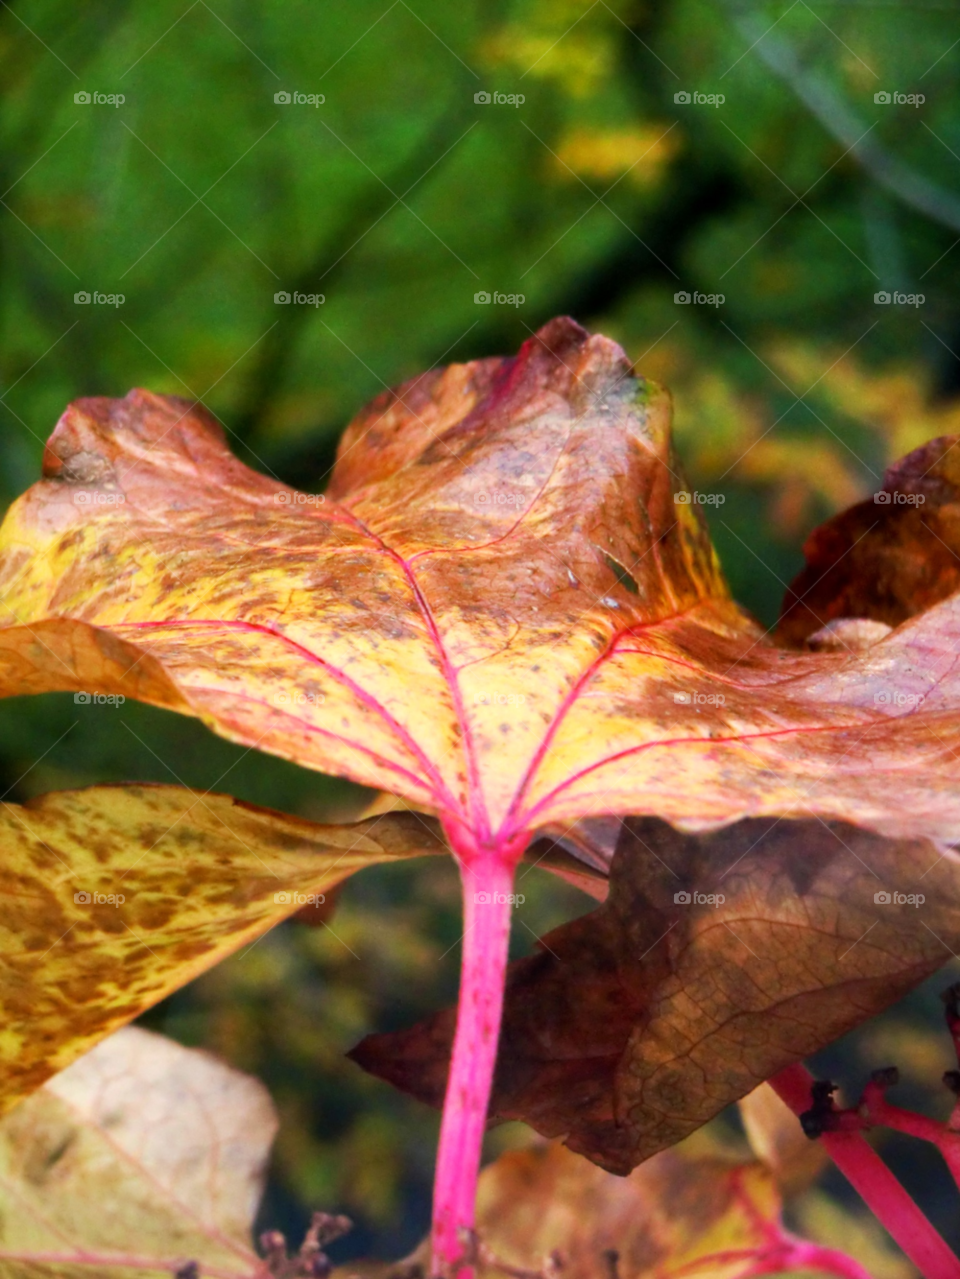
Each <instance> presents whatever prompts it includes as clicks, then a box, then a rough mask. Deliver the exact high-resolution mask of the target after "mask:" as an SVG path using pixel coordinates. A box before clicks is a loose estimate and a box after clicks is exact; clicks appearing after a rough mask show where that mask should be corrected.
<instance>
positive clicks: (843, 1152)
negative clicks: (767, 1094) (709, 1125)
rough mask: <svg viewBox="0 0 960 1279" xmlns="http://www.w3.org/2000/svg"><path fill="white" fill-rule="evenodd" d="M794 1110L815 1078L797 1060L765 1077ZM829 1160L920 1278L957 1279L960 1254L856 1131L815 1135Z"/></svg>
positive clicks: (803, 1103) (803, 1104) (800, 1108)
mask: <svg viewBox="0 0 960 1279" xmlns="http://www.w3.org/2000/svg"><path fill="white" fill-rule="evenodd" d="M769 1082H770V1085H771V1087H772V1088H773V1089H774V1091H775V1092H776V1093H777V1095H778V1096H779V1097H781V1098H782V1099H783V1101H785V1102H786V1103H787V1105H788V1106H789V1107H790V1109H791V1110H792V1111H793V1112H794V1114H797V1115H800V1114H802V1113H803V1112H804V1111H805V1110H808V1109H809V1108H810V1096H811V1093H810V1089H811V1085H812V1084H813V1076H812V1075H811V1074H810V1072H809V1071H808V1070H807V1069H806V1068H805V1067H804V1066H802V1065H801V1064H799V1063H797V1064H796V1065H794V1066H788V1067H787V1068H786V1069H785V1070H781V1071H780V1073H779V1074H776V1075H774V1076H773V1078H772V1079H771V1080H770V1081H769ZM819 1140H820V1141H822V1142H823V1145H824V1148H825V1149H826V1150H827V1152H828V1154H829V1155H830V1158H831V1159H832V1160H833V1162H834V1163H835V1164H836V1165H837V1167H838V1168H839V1169H840V1171H841V1172H842V1173H843V1175H844V1176H845V1177H846V1179H847V1180H848V1181H849V1182H850V1184H851V1186H853V1188H854V1190H856V1192H857V1194H859V1196H860V1197H861V1199H862V1200H863V1201H864V1203H865V1204H866V1205H867V1207H868V1208H869V1209H870V1211H871V1212H872V1213H873V1214H874V1216H875V1217H876V1218H877V1220H878V1221H879V1222H880V1223H881V1225H882V1226H883V1227H884V1228H885V1229H886V1230H887V1231H888V1232H889V1234H890V1235H891V1236H892V1237H893V1239H894V1240H895V1241H896V1242H897V1243H898V1244H899V1245H900V1247H901V1248H902V1249H903V1251H904V1252H905V1253H906V1255H907V1256H908V1257H909V1258H910V1260H911V1261H912V1262H913V1263H914V1265H915V1266H917V1268H918V1269H919V1270H920V1273H921V1274H922V1275H923V1276H924V1279H960V1258H958V1257H957V1256H956V1255H955V1254H954V1253H953V1252H952V1251H951V1250H950V1249H949V1248H948V1247H947V1245H946V1243H945V1242H944V1240H943V1237H942V1236H941V1235H939V1234H938V1233H937V1231H936V1230H935V1229H934V1228H933V1226H932V1225H931V1224H930V1222H929V1221H928V1220H927V1218H926V1217H925V1216H924V1215H923V1213H922V1212H921V1211H920V1209H919V1208H918V1207H917V1205H916V1203H915V1202H914V1201H913V1199H911V1198H910V1196H909V1195H908V1194H907V1192H906V1190H904V1188H903V1186H901V1184H900V1182H899V1181H897V1179H896V1177H895V1176H894V1175H893V1173H892V1172H891V1171H890V1169H889V1168H888V1167H887V1165H886V1164H885V1163H884V1162H883V1160H882V1159H881V1158H880V1156H879V1155H878V1154H877V1153H876V1151H875V1150H874V1149H873V1147H872V1146H870V1145H869V1144H868V1143H867V1141H866V1140H865V1139H864V1137H863V1135H862V1134H861V1133H859V1132H826V1133H824V1134H823V1136H822V1137H820V1138H819Z"/></svg>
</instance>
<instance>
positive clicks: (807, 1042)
mask: <svg viewBox="0 0 960 1279" xmlns="http://www.w3.org/2000/svg"><path fill="white" fill-rule="evenodd" d="M877 894H881V897H880V899H879V900H878V899H877ZM884 894H886V895H887V896H888V897H889V898H890V900H883V895H884ZM897 894H901V895H902V896H903V897H905V898H910V897H916V896H917V895H923V897H924V899H925V900H924V901H923V902H920V903H917V902H913V903H910V902H907V901H898V900H897V896H896V895H897ZM720 896H722V897H723V901H718V900H717V898H719V897H720ZM958 947H960V860H958V858H957V856H956V854H954V853H952V852H947V851H945V850H943V849H942V848H941V849H938V848H937V847H936V846H934V845H933V844H932V843H930V842H927V841H913V842H910V841H895V840H889V839H884V838H882V837H880V836H878V835H874V834H872V833H869V832H867V831H864V830H859V829H857V828H856V827H853V826H849V825H846V824H844V823H830V824H824V823H822V822H815V821H808V822H802V821H770V820H760V819H751V820H747V821H744V822H740V823H737V824H735V825H732V826H729V827H726V828H724V829H723V830H720V831H716V832H713V833H711V834H706V835H699V836H698V835H685V834H682V833H680V832H678V831H676V830H675V829H673V828H672V827H670V826H668V825H667V824H666V823H665V822H660V821H657V820H655V819H650V818H643V819H631V820H629V821H628V822H625V823H624V826H623V833H622V836H621V839H620V841H619V844H618V847H617V852H616V855H615V858H614V863H613V867H612V873H611V880H610V895H609V898H608V900H607V902H606V903H605V904H604V905H603V906H602V907H600V908H599V909H598V910H595V911H593V912H591V913H590V914H588V915H585V916H583V917H581V918H580V919H577V920H575V921H573V922H571V923H568V924H565V925H563V926H562V927H560V928H558V929H556V930H554V931H553V932H551V933H549V934H548V935H547V936H546V937H544V938H543V939H542V941H541V943H540V946H539V949H538V952H537V953H536V954H534V955H532V956H530V957H529V958H527V959H522V960H520V961H518V962H516V963H514V964H512V965H511V967H510V970H509V976H508V983H507V997H506V1010H505V1013H504V1021H503V1033H502V1038H501V1042H500V1052H499V1057H498V1063H497V1074H496V1079H495V1084H494V1093H493V1101H492V1103H491V1111H490V1113H491V1115H492V1116H494V1117H496V1118H500V1119H522V1120H524V1121H525V1122H527V1123H529V1124H531V1125H532V1126H533V1127H534V1128H536V1129H537V1130H538V1131H539V1132H541V1133H543V1134H544V1135H546V1136H550V1137H553V1136H564V1138H565V1140H566V1143H567V1145H568V1146H570V1147H571V1148H572V1149H574V1150H577V1151H580V1152H582V1153H583V1154H586V1155H587V1156H588V1157H589V1158H590V1159H593V1160H595V1161H596V1162H597V1163H599V1164H601V1165H602V1166H603V1167H605V1168H608V1169H610V1170H612V1171H615V1172H620V1173H623V1172H627V1171H629V1169H630V1168H632V1167H634V1166H636V1165H637V1164H638V1163H640V1161H641V1160H644V1159H646V1158H648V1157H649V1156H650V1155H652V1154H654V1153H655V1152H656V1151H658V1150H662V1149H663V1148H665V1147H667V1146H670V1145H672V1144H673V1143H674V1142H676V1141H679V1140H680V1139H681V1138H682V1137H684V1136H686V1135H687V1134H688V1133H689V1132H691V1131H692V1130H693V1129H695V1128H697V1127H698V1126H699V1125H701V1124H703V1123H705V1122H706V1121H707V1120H708V1119H710V1118H712V1116H714V1115H715V1114H717V1113H718V1111H720V1110H721V1109H723V1107H724V1106H726V1105H728V1104H729V1103H730V1102H732V1101H735V1100H736V1099H738V1098H740V1097H743V1096H744V1095H745V1094H746V1093H748V1092H750V1091H751V1090H752V1089H753V1088H755V1087H756V1086H757V1085H758V1084H759V1083H760V1082H761V1081H763V1080H765V1079H767V1078H769V1077H770V1076H771V1075H772V1074H774V1073H775V1072H776V1071H777V1070H779V1069H781V1068H782V1067H783V1066H785V1065H787V1064H788V1063H790V1062H794V1061H797V1060H798V1059H801V1058H803V1057H805V1056H807V1055H809V1054H810V1053H812V1052H814V1051H815V1050H816V1049H818V1048H820V1047H822V1046H823V1045H824V1044H827V1043H829V1042H831V1041H832V1040H834V1039H836V1038H837V1037H838V1036H839V1035H841V1034H843V1033H844V1032H845V1031H847V1030H848V1029H850V1028H851V1027H852V1026H855V1025H857V1024H858V1023H859V1022H861V1021H863V1020H864V1019H865V1018H867V1017H869V1016H871V1015H873V1014H874V1013H876V1012H879V1011H880V1010H881V1009H883V1008H885V1007H886V1006H887V1005H889V1004H891V1003H893V1002H894V1001H895V1000H896V999H898V998H899V997H900V996H901V995H903V994H904V993H906V992H907V991H908V990H910V989H911V988H912V987H913V986H915V985H916V984H917V983H918V982H919V981H921V980H923V979H924V978H925V977H926V976H928V975H929V974H930V973H932V972H934V971H935V970H936V969H937V968H938V967H940V966H941V965H942V964H943V963H944V962H945V961H946V960H947V959H949V957H950V954H951V950H955V949H957V948H958ZM452 1031H453V1013H452V1012H450V1011H447V1012H444V1013H441V1014H439V1015H438V1016H437V1017H435V1018H433V1019H431V1020H430V1021H428V1022H425V1023H423V1024H422V1025H420V1026H416V1027H414V1028H413V1029H411V1030H408V1031H402V1032H399V1033H396V1034H386V1035H372V1036H370V1037H368V1038H367V1039H366V1040H364V1041H363V1043H361V1044H360V1045H359V1046H358V1047H357V1048H356V1049H355V1050H354V1052H353V1054H352V1056H353V1057H354V1059H355V1060H356V1061H358V1062H359V1063H360V1064H361V1065H362V1066H364V1067H365V1068H366V1069H368V1070H372V1071H373V1072H374V1073H376V1074H378V1075H380V1076H382V1077H384V1078H386V1079H388V1080H390V1082H392V1083H394V1084H396V1085H397V1086H399V1087H401V1088H403V1089H404V1090H405V1091H407V1092H410V1093H412V1094H413V1095H414V1096H416V1097H419V1098H421V1099H422V1100H424V1101H428V1102H430V1103H432V1104H436V1105H439V1104H440V1102H441V1100H442V1097H443V1089H444V1086H445V1083H446V1073H447V1059H448V1055H449V1045H450V1041H451V1038H452Z"/></svg>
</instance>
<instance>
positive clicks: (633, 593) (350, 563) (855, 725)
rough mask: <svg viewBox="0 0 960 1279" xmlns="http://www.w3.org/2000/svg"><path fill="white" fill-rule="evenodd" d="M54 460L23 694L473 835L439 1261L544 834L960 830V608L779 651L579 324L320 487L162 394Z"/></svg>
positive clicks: (82, 412)
mask: <svg viewBox="0 0 960 1279" xmlns="http://www.w3.org/2000/svg"><path fill="white" fill-rule="evenodd" d="M44 472H45V478H44V479H43V480H42V481H41V482H40V483H38V484H37V485H35V486H34V487H33V488H32V489H31V490H30V491H29V492H28V493H27V494H25V495H24V497H22V498H21V499H20V500H19V501H18V502H17V503H15V504H14V506H13V507H12V508H11V510H10V512H9V513H8V515H7V518H6V520H5V522H4V524H3V527H2V529H0V692H5V693H8V694H12V693H24V692H38V691H41V690H44V689H73V690H76V691H80V692H87V693H89V692H91V691H93V692H98V693H107V694H109V693H123V694H125V695H129V696H135V697H139V698H142V699H143V700H146V701H152V702H155V703H157V704H159V705H163V706H168V707H171V708H173V709H177V710H180V711H183V712H186V713H191V714H195V715H198V716H200V717H201V718H202V719H203V720H204V721H205V722H206V723H207V724H209V725H210V726H211V727H212V728H213V729H214V730H215V731H217V732H220V733H222V734H224V735H225V736H228V737H230V738H232V739H234V740H236V741H240V742H243V743H245V744H248V745H251V746H259V747H260V748H262V749H264V750H268V751H272V752H274V753H276V754H279V755H282V756H285V757H286V758H289V759H293V760H295V761H297V762H299V763H301V764H305V765H307V766H309V767H313V768H317V769H323V770H326V771H330V772H335V773H341V774H345V775H348V776H350V777H352V778H354V779H355V780H357V781H360V782H364V783H367V784H369V785H372V786H375V787H377V788H381V789H384V790H387V791H389V792H391V793H393V794H395V795H397V796H399V797H401V799H402V800H403V801H404V802H406V803H407V804H409V805H411V806H413V807H416V808H421V809H425V810H427V811H429V812H431V813H434V814H436V815H437V816H438V817H439V818H440V819H441V821H442V823H443V826H444V828H445V831H446V834H447V837H448V839H449V842H450V844H451V847H452V849H453V851H454V852H455V853H456V855H457V857H458V859H459V861H460V865H461V871H462V875H463V881H464V890H465V917H466V919H465V937H464V949H463V972H464V978H463V984H462V995H461V1013H460V1020H459V1022H458V1029H457V1038H456V1043H455V1048H454V1056H453V1063H454V1064H453V1069H452V1071H451V1077H450V1083H449V1088H448V1094H447V1105H446V1108H445V1114H444V1122H443V1126H442V1129H441V1148H440V1155H439V1159H438V1174H437V1187H438V1189H437V1200H436V1204H435V1240H436V1241H438V1243H437V1266H438V1269H442V1268H446V1269H448V1270H449V1269H453V1270H456V1269H457V1267H458V1265H459V1262H460V1260H461V1254H462V1237H463V1230H464V1229H467V1228H469V1225H470V1222H471V1220H472V1202H473V1192H474V1184H475V1176H476V1172H477V1168H478V1165H479V1152H480V1143H481V1140H482V1132H483V1125H484V1121H485V1115H486V1101H487V1094H488V1089H489V1083H490V1076H491V1072H492V1066H493V1057H494V1053H495V1048H496V1037H497V1029H498V1025H499V1017H500V1008H501V978H502V974H503V969H504V965H505V962H506V949H507V935H508V932H509V900H510V886H511V880H512V872H513V868H514V866H515V864H516V861H517V859H518V858H519V856H520V855H521V853H522V851H523V849H524V847H525V846H526V845H527V844H528V843H529V841H530V839H531V837H532V836H533V835H534V833H535V832H536V831H538V830H541V829H553V830H555V829H556V828H557V827H558V826H565V825H567V824H569V823H573V822H576V821H578V820H579V819H582V818H585V817H596V816H602V815H609V814H622V815H628V814H633V815H638V814H639V815H650V816H656V817H659V818H662V819H665V820H667V821H668V822H671V823H673V824H674V825H675V826H677V827H680V828H682V829H686V830H688V831H696V830H709V829H713V828H716V827H718V826H722V825H724V824H726V823H730V822H733V821H737V820H742V819H746V818H750V817H783V816H790V817H794V818H818V819H821V820H844V821H849V822H853V823H855V824H857V825H858V826H863V827H867V828H872V829H873V830H874V831H875V832H878V833H879V834H881V835H883V836H885V837H888V838H891V839H898V840H904V839H915V838H921V837H936V838H940V839H944V840H951V839H960V788H958V787H957V785H956V782H955V774H956V764H955V758H956V750H957V747H958V745H960V668H958V663H957V661H956V650H957V645H958V642H960V599H958V598H957V597H956V596H950V597H948V598H945V599H940V600H939V602H938V603H936V604H934V605H933V606H932V607H930V608H929V609H927V610H926V611H925V612H923V613H920V614H918V615H917V616H915V617H913V618H911V619H910V620H908V621H906V622H904V624H903V625H901V626H899V627H898V628H897V629H896V630H895V631H893V632H891V633H890V634H885V635H884V638H883V639H881V640H880V641H878V642H876V643H873V644H869V645H867V646H866V647H864V648H863V649H862V650H859V651H856V652H845V651H840V652H817V653H810V652H790V651H787V650H785V649H783V648H781V647H777V646H775V645H774V644H773V643H771V642H768V641H767V639H766V638H765V636H764V635H763V633H762V632H761V631H760V629H759V628H758V627H757V626H756V625H755V624H754V623H753V622H752V621H751V620H750V619H749V618H748V617H747V616H746V615H745V614H744V613H743V612H742V611H741V610H740V609H739V608H738V607H737V606H736V605H735V604H734V603H733V602H732V601H731V600H730V598H729V596H728V594H727V591H726V587H725V585H724V583H723V580H722V578H721V575H720V573H719V569H718V567H717V563H716V559H715V556H714V554H713V551H712V549H711V547H710V543H709V539H708V537H707V533H706V529H705V525H704V523H703V520H702V517H701V514H700V505H699V503H698V501H697V500H696V495H693V496H692V497H691V494H690V492H689V490H688V489H687V486H686V484H685V483H684V482H683V480H682V478H681V477H680V476H679V474H678V472H677V469H676V464H675V462H674V459H673V454H672V450H671V444H670V427H669V400H668V397H667V396H666V395H665V393H663V392H662V391H660V390H658V389H657V388H655V387H654V386H652V385H650V384H648V383H646V382H644V381H643V380H642V379H638V378H636V377H635V376H634V375H633V373H632V371H631V369H630V366H629V363H628V361H627V359H626V357H625V356H624V354H623V352H622V351H621V350H620V348H619V347H617V346H616V345H615V344H614V343H612V342H610V341H609V340H607V339H605V338H602V337H599V336H593V337H591V336H589V335H588V334H587V333H585V332H584V331H583V330H582V329H581V328H580V327H579V326H578V325H576V324H574V323H573V322H572V321H570V320H563V319H561V320H555V321H553V322H552V323H551V324H549V325H547V326H546V327H545V328H544V329H543V330H541V332H540V333H538V334H537V335H535V336H534V337H533V338H532V339H531V340H530V341H529V342H527V343H526V344H525V345H524V347H523V348H522V349H521V351H520V353H519V355H518V356H517V357H516V358H514V359H508V360H485V361H480V362H478V363H475V364H471V365H462V366H452V367H450V368H448V369H446V370H434V371H432V372H430V373H427V374H424V375H423V376H422V377H420V378H417V379H415V380H414V381H413V382H410V383H408V384H406V385H405V386H404V387H401V388H400V389H399V391H396V392H389V393H387V394H386V395H384V396H381V397H380V398H379V399H378V400H376V401H374V403H373V404H372V405H371V406H370V407H369V408H368V409H367V410H365V411H364V412H363V413H361V414H360V416H359V417H358V418H357V420H356V421H355V422H354V423H353V424H352V425H351V426H350V427H349V428H348V429H347V432H346V434H345V436H344V439H343V441H342V443H341V447H340V452H339V456H338V460H337V464H336V467H335V469H334V473H333V477H332V481H331V485H330V488H329V491H328V492H327V494H326V495H324V496H323V497H314V496H311V495H307V494H300V493H296V492H294V491H292V490H290V489H287V488H284V487H283V486H281V485H279V484H277V483H275V482H274V481H272V480H269V479H267V478H266V477H264V476H261V475H258V474H256V473H254V472H253V471H251V470H249V469H248V468H246V467H245V466H243V465H241V464H240V463H239V462H238V461H237V460H236V459H235V458H234V457H233V456H232V455H231V454H230V452H229V450H228V448H227V446H226V442H225V440H224V437H223V434H222V432H221V430H220V428H219V427H218V426H217V425H216V423H214V422H213V421H212V420H211V419H210V418H209V417H208V416H207V415H206V414H205V413H204V412H203V411H202V410H199V409H196V408H193V407H192V406H191V405H189V404H187V403H186V402H184V401H179V400H173V399H169V398H163V397H158V396H153V395H150V394H148V393H146V392H133V393H131V395H129V396H128V397H127V398H126V399H125V400H122V401H112V400H105V399H91V400H82V401H78V402H77V403H76V404H75V405H73V406H71V407H70V408H69V409H68V410H67V412H66V413H65V415H64V417H63V418H62V419H61V421H60V423H59V424H58V426H57V428H56V430H55V432H54V434H53V436H52V437H51V440H50V442H49V445H48V449H47V453H46V457H45V464H44ZM823 620H824V621H827V620H829V619H826V618H825V619H823Z"/></svg>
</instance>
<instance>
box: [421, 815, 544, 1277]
mask: <svg viewBox="0 0 960 1279" xmlns="http://www.w3.org/2000/svg"><path fill="white" fill-rule="evenodd" d="M447 836H448V838H449V840H450V844H451V847H452V848H453V851H454V853H455V854H456V856H457V860H458V862H459V864H460V878H461V882H462V885H463V928H464V932H463V959H462V962H461V969H460V1002H459V1006H458V1009H457V1031H456V1036H455V1038H454V1041H453V1056H452V1057H451V1059H450V1075H449V1078H448V1080H447V1093H446V1098H445V1100H444V1103H443V1121H442V1123H441V1126H440V1146H439V1150H438V1152H437V1171H436V1178H435V1182H434V1192H433V1237H432V1242H433V1273H434V1274H435V1275H444V1276H447V1277H448V1279H457V1276H460V1277H461V1279H472V1276H473V1268H472V1264H471V1251H472V1249H471V1240H472V1237H473V1228H474V1220H475V1217H474V1209H475V1202H476V1197H477V1177H478V1176H479V1173H480V1156H481V1151H482V1147H483V1135H484V1131H485V1129H486V1123H487V1107H488V1105H489V1102H490V1090H491V1087H492V1085H493V1071H494V1067H495V1065H496V1060H497V1041H498V1039H499V1036H500V1018H501V1015H502V1013H503V988H504V982H505V979H506V970H507V952H508V949H509V944H510V912H511V909H512V908H513V900H512V892H513V873H514V870H515V869H516V865H517V862H518V861H519V859H520V855H521V853H522V852H523V848H524V847H525V845H526V843H527V838H528V837H526V836H524V837H523V838H522V839H520V840H516V841H514V842H513V843H512V844H511V845H507V846H506V847H502V846H501V847H497V846H494V847H483V846H480V845H478V844H476V843H474V842H473V841H472V840H470V838H469V837H468V836H467V835H465V833H464V831H463V829H462V828H457V827H453V828H448V829H447Z"/></svg>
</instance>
